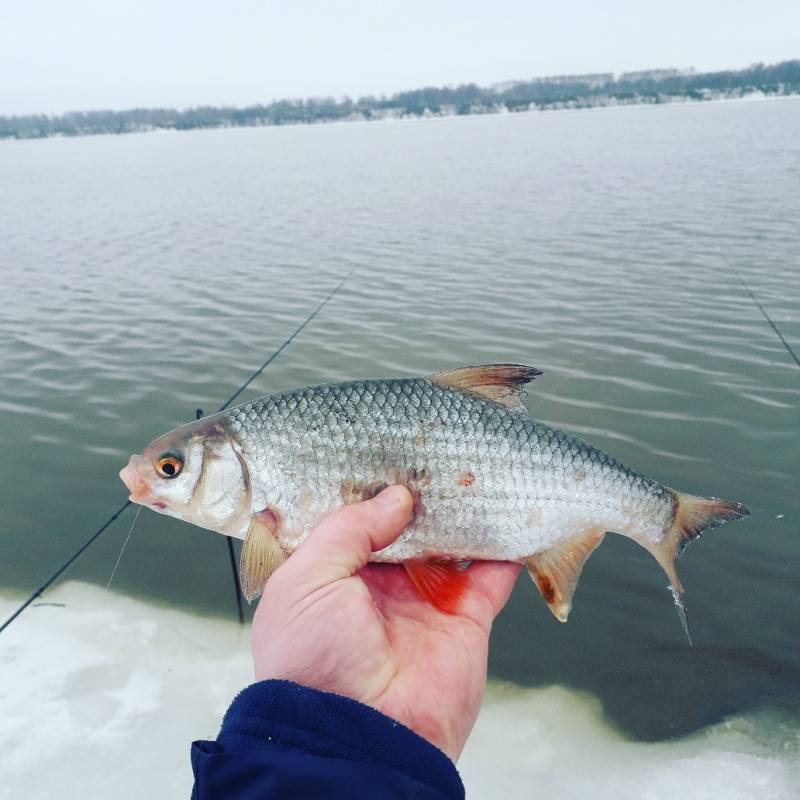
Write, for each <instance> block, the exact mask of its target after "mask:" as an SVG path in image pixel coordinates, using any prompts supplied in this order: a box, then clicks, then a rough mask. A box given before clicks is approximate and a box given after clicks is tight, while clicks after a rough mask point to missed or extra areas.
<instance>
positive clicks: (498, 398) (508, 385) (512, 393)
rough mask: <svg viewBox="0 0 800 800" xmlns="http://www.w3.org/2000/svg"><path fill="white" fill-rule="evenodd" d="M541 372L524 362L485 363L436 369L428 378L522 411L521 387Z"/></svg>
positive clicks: (523, 390) (522, 389) (523, 394)
mask: <svg viewBox="0 0 800 800" xmlns="http://www.w3.org/2000/svg"><path fill="white" fill-rule="evenodd" d="M541 374H542V373H541V371H540V370H538V369H535V368H534V367H526V366H525V365H524V364H487V365H485V366H482V367H462V368H461V369H454V370H450V372H439V373H437V374H436V375H431V376H430V379H429V380H431V381H432V382H433V383H437V384H439V386H447V387H448V388H449V389H455V390H456V391H461V392H472V393H473V394H478V395H480V396H481V397H484V398H486V399H487V400H491V401H492V402H494V403H499V404H500V405H503V406H506V407H507V408H510V409H511V410H513V411H519V412H523V413H524V412H525V406H524V405H523V404H522V400H523V399H524V397H525V389H524V386H525V384H526V383H530V382H531V381H532V380H533V379H534V378H535V377H536V376H537V375H541Z"/></svg>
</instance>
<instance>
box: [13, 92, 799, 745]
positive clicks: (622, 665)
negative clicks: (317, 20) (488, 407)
mask: <svg viewBox="0 0 800 800" xmlns="http://www.w3.org/2000/svg"><path fill="white" fill-rule="evenodd" d="M799 134H800V100H797V99H789V100H780V101H778V100H774V101H763V102H757V103H756V102H750V103H748V102H739V103H724V104H704V105H686V106H669V107H640V108H625V109H613V108H610V109H603V110H598V111H591V112H589V111H586V112H565V113H557V112H552V113H541V114H525V115H512V116H491V117H469V118H461V119H453V120H436V121H419V122H408V123H394V124H378V123H374V124H349V125H339V126H317V127H308V128H300V127H295V128H267V129H249V130H222V131H206V132H202V131H197V132H189V133H181V134H174V135H169V134H164V135H155V134H153V135H129V136H124V137H113V136H109V137H96V138H95V137H87V138H80V139H73V140H67V139H60V140H59V139H54V140H46V141H33V142H4V143H2V145H0V183H1V184H2V192H0V226H2V235H0V270H2V278H3V296H4V301H5V302H4V303H3V311H2V314H0V414H1V416H0V447H1V449H0V452H1V453H2V459H0V486H2V490H0V492H1V493H2V494H1V497H2V499H1V500H0V504H1V505H2V510H3V514H2V557H0V589H1V590H3V591H4V592H8V591H12V592H16V593H17V595H18V597H19V598H20V599H22V597H23V596H24V593H25V592H26V591H28V590H30V589H31V588H32V587H33V586H34V585H36V584H37V583H38V582H40V581H41V580H42V579H43V578H45V577H46V576H47V575H49V574H50V572H51V571H52V570H53V569H55V567H56V566H57V565H58V564H60V563H61V561H62V560H63V559H64V558H66V557H67V556H68V555H69V554H70V553H71V552H72V551H73V550H74V549H75V547H76V546H77V545H78V544H79V543H80V542H82V541H83V540H84V539H85V538H86V537H87V536H88V535H89V533H91V532H92V531H93V530H94V529H95V528H96V527H97V526H98V524H99V523H101V522H102V521H103V520H104V519H105V518H106V516H107V514H108V512H109V511H110V510H111V509H113V508H115V507H116V506H118V505H119V504H120V502H121V501H122V500H123V499H124V498H125V496H126V493H125V490H124V488H123V487H122V485H121V483H120V482H119V481H118V479H117V472H118V470H119V468H120V467H121V466H122V465H123V464H124V463H125V461H126V460H127V457H128V454H129V453H130V452H133V451H137V450H139V449H140V448H141V446H142V445H143V444H144V443H146V442H147V441H149V440H150V439H151V438H153V437H154V436H155V435H157V434H160V433H162V432H164V431H165V430H167V429H169V428H171V427H174V426H175V425H177V424H179V423H181V422H184V421H188V420H190V419H192V418H193V417H194V412H195V409H196V408H198V407H199V408H203V409H205V410H206V411H210V410H213V409H214V408H216V407H217V406H218V405H219V404H220V403H221V402H222V401H223V400H224V399H225V398H226V397H227V396H228V395H229V394H230V393H231V392H232V391H233V390H234V389H235V388H236V387H237V386H238V385H239V384H241V383H242V382H243V381H244V380H245V378H246V377H247V376H248V375H249V374H250V373H251V372H252V370H253V369H255V367H257V366H258V365H259V364H260V363H261V362H262V361H263V360H264V359H265V358H266V356H267V355H268V354H269V353H270V352H271V351H272V350H274V349H275V348H276V347H277V346H278V345H279V344H280V343H281V342H282V341H283V340H284V339H285V338H286V337H287V336H288V335H289V334H290V333H291V332H292V331H293V330H294V328H295V327H296V326H297V324H299V322H300V321H301V320H302V319H303V318H304V317H305V316H306V315H307V314H308V313H309V312H310V311H311V310H312V309H313V308H314V306H315V305H316V304H317V302H319V300H320V299H321V298H322V297H323V296H324V295H325V294H326V293H327V292H328V291H329V290H330V289H331V288H332V287H333V286H334V285H335V284H336V283H337V282H338V280H339V278H340V276H342V275H343V274H346V273H347V272H348V271H349V270H350V269H351V268H353V267H356V273H355V275H354V276H353V278H352V279H351V280H350V281H349V282H348V283H347V284H346V286H345V288H344V289H343V290H342V291H341V292H340V294H339V295H337V297H336V298H335V299H334V300H333V301H331V303H330V304H329V305H328V306H327V307H326V309H325V310H324V312H323V313H322V314H321V315H320V316H319V317H318V318H317V319H316V320H315V321H314V323H313V324H312V325H311V326H309V328H308V329H306V330H305V331H304V332H303V334H302V335H301V336H300V337H299V338H298V339H297V341H295V342H294V343H293V344H292V346H291V347H290V348H289V349H288V350H287V351H286V353H285V354H283V355H282V356H281V357H280V358H279V359H278V360H277V361H276V362H275V363H274V364H273V365H272V366H271V367H270V368H269V370H268V371H267V372H266V373H265V374H264V375H263V376H262V377H261V378H260V379H259V380H258V381H257V382H256V383H255V384H254V385H253V386H252V387H251V389H250V390H249V391H248V392H247V394H246V395H244V396H243V398H242V399H243V400H244V399H247V398H249V397H253V396H256V395H258V394H263V393H267V392H270V391H275V390H279V389H283V388H287V387H291V386H296V385H299V384H304V383H312V382H320V381H325V380H337V379H345V378H353V377H377V376H393V375H404V374H408V375H415V374H425V373H430V372H434V371H437V370H440V369H445V368H449V367H454V366H458V365H462V364H470V363H473V364H475V363H481V362H492V361H522V362H526V363H530V364H533V365H535V366H538V367H540V368H541V369H543V370H544V372H545V374H544V375H543V376H542V377H541V378H539V379H537V381H536V383H535V386H534V388H533V389H532V391H531V393H530V396H529V398H528V405H529V407H530V409H531V412H532V414H533V415H534V416H536V417H537V418H539V419H542V420H544V421H546V422H547V423H549V424H552V425H555V426H558V427H561V428H566V429H569V430H571V431H574V432H577V433H579V434H581V435H582V436H583V437H584V438H586V439H588V440H589V441H590V442H592V443H593V444H596V445H598V446H600V447H602V448H603V449H605V450H607V451H609V452H611V453H612V454H614V455H615V456H616V457H617V458H619V459H621V460H622V461H623V462H625V463H627V464H629V465H630V466H632V467H635V468H636V469H639V470H642V471H643V472H645V473H647V474H648V475H650V476H652V477H654V478H656V479H658V480H660V481H662V482H664V483H666V484H668V485H672V486H675V487H677V488H680V489H684V490H688V491H691V492H693V493H696V494H704V495H718V496H723V497H728V498H731V499H737V500H741V501H743V502H744V503H746V505H748V506H749V508H750V509H751V511H752V512H753V517H752V519H750V520H747V521H745V522H740V523H737V524H735V525H728V526H726V527H725V528H724V529H722V530H721V531H718V532H713V533H711V534H710V535H708V536H707V537H705V538H703V540H702V541H701V542H700V543H698V544H695V545H693V546H692V547H690V548H689V550H688V551H687V553H686V555H685V556H684V557H683V558H682V559H681V560H680V562H679V564H678V567H679V572H680V574H681V577H682V579H683V582H684V584H685V586H686V589H687V600H688V603H689V609H690V613H691V617H692V626H693V636H694V641H695V647H694V648H693V649H689V648H688V646H687V644H686V642H685V639H684V637H683V633H682V631H681V628H680V625H679V623H678V620H677V618H676V616H675V613H674V611H673V609H672V601H671V599H670V596H669V594H668V593H667V592H666V591H665V588H664V587H665V579H664V577H663V575H662V574H661V572H660V569H659V568H658V566H657V565H656V564H655V562H654V561H653V560H652V559H651V558H650V556H649V555H648V554H646V553H645V552H644V550H642V549H640V548H638V547H637V546H636V545H635V544H633V543H632V542H630V541H628V540H625V539H623V538H622V537H614V536H609V537H606V540H605V542H604V544H603V546H602V547H601V548H600V549H599V550H598V551H597V552H596V553H595V554H594V555H593V556H592V558H591V559H590V561H589V563H588V564H587V567H586V569H585V571H584V576H583V578H582V581H581V584H580V586H579V588H578V591H577V594H576V598H575V605H574V608H573V612H572V616H571V618H570V622H569V624H568V625H566V626H562V625H559V624H558V623H557V622H555V621H554V620H553V619H552V617H551V615H550V612H549V611H548V610H547V608H546V606H545V605H544V603H543V602H542V601H541V599H540V598H539V596H538V593H537V592H536V590H535V589H534V587H533V586H532V585H531V583H530V581H529V580H528V579H527V578H526V577H524V576H523V577H521V578H520V581H519V584H518V586H517V588H516V590H515V593H514V595H513V597H512V599H511V602H510V603H509V606H508V607H507V609H506V611H505V612H504V613H503V614H502V615H501V617H500V618H499V620H498V622H497V625H496V628H495V632H494V634H493V640H492V651H491V661H490V672H491V674H492V676H493V677H495V678H500V679H506V680H511V681H514V682H516V683H519V684H522V685H526V686H534V687H535V686H543V685H546V684H550V683H558V684H562V685H564V686H567V687H571V688H577V689H583V690H588V691H590V692H592V693H593V694H595V695H596V696H598V697H599V699H600V701H601V702H602V704H603V708H604V710H605V713H606V715H607V716H608V717H609V718H610V720H611V721H612V722H613V723H615V724H616V725H617V726H619V727H620V728H621V729H622V730H623V731H624V732H625V733H627V734H629V735H632V736H634V737H637V738H640V739H645V740H659V739H663V738H666V737H669V736H674V735H678V734H684V733H689V732H691V731H694V730H696V729H698V728H700V727H701V726H704V725H706V724H709V723H712V722H716V721H718V720H720V719H721V718H723V717H725V716H726V715H730V714H735V713H743V712H750V711H755V710H759V711H760V710H764V709H765V710H769V709H780V710H781V712H782V713H787V712H788V713H794V714H799V713H800V700H798V697H800V693H798V688H800V648H798V645H797V642H798V633H800V630H799V629H800V624H798V621H797V620H798V615H797V613H796V608H797V593H798V589H800V581H798V577H797V575H798V572H797V566H796V564H797V549H798V538H797V537H798V533H800V531H798V527H799V526H798V512H799V511H800V494H799V493H798V491H797V474H798V466H799V464H798V461H799V460H800V459H799V458H798V453H800V413H798V409H799V407H800V370H798V369H797V367H796V366H795V365H794V364H793V363H792V362H791V361H790V359H789V358H788V356H787V354H786V352H785V351H784V350H783V349H782V347H781V345H780V343H779V342H778V340H777V338H776V337H775V335H774V333H773V332H772V331H771V330H770V329H769V327H768V326H767V325H766V323H765V322H764V320H763V318H762V317H761V316H760V314H759V312H758V310H757V309H756V308H755V307H754V305H753V303H752V301H751V300H750V299H749V298H748V297H747V296H746V294H745V293H744V292H743V290H742V288H741V285H740V284H739V283H738V282H737V280H736V278H735V277H734V276H733V274H732V272H731V270H730V268H729V267H728V266H727V263H726V262H730V263H731V264H733V265H734V266H735V267H736V268H737V269H738V270H739V271H740V272H741V274H742V275H743V276H744V277H745V278H746V280H747V281H748V283H749V284H750V285H751V286H752V287H753V289H754V291H755V292H756V294H757V296H758V297H759V299H760V300H761V302H762V303H763V304H764V305H765V306H766V307H767V309H768V310H769V311H770V313H771V314H772V316H773V317H774V319H775V320H776V321H777V322H778V324H779V326H780V327H781V328H782V330H783V332H784V334H785V335H786V337H787V339H788V340H789V341H790V342H792V343H793V344H794V346H795V347H796V348H797V347H800V306H799V305H798V299H800V269H799V267H800V257H798V253H800V224H799V223H798V220H800V192H798V186H800V135H799ZM131 520H132V515H131V512H128V516H126V517H125V518H123V520H122V521H121V522H119V523H117V525H116V526H115V527H113V528H112V529H110V530H109V531H108V532H107V533H106V535H104V537H102V538H101V539H100V540H99V541H98V542H97V543H96V545H95V546H94V547H93V548H91V549H90V550H89V551H88V553H87V555H86V556H85V557H84V558H83V559H82V560H81V561H79V562H78V563H77V564H76V565H75V567H74V568H73V569H72V570H71V571H70V576H71V577H74V578H77V579H80V580H84V581H89V582H92V583H95V584H97V585H99V586H105V584H106V582H107V581H108V578H109V575H110V574H111V570H112V569H113V566H114V563H115V561H116V558H117V555H118V554H119V550H120V548H121V546H122V542H123V539H124V537H125V534H126V533H127V529H128V527H129V525H130V521H131ZM112 590H113V591H114V592H118V593H120V592H121V593H127V594H131V595H135V596H138V597H140V598H146V599H150V600H155V601H157V602H159V603H164V604H170V605H174V606H178V607H182V608H183V609H188V610H194V611H197V612H200V613H202V614H205V615H220V616H228V617H230V616H231V615H232V614H234V613H235V605H234V598H233V590H232V587H231V579H230V571H229V565H228V559H227V553H226V550H225V544H224V540H223V539H222V538H221V537H218V536H215V535H212V534H209V533H206V532H203V531H200V530H198V529H195V528H192V527H190V526H188V525H185V524H183V523H179V522H176V521H173V520H169V519H167V518H165V517H160V516H157V515H155V514H153V513H143V514H142V516H141V518H140V519H139V522H138V524H137V527H136V529H135V531H134V533H133V536H132V538H131V540H130V543H129V545H128V547H127V550H126V552H125V555H124V558H123V559H122V561H121V563H120V565H119V569H118V571H117V573H116V576H115V578H114V584H113V587H112ZM27 613H36V612H35V611H34V610H31V611H29V612H27ZM25 619H26V618H25V616H23V617H21V618H20V619H19V620H18V621H17V623H15V624H16V625H25V624H26V621H25ZM98 635H99V634H98ZM0 644H1V643H0Z"/></svg>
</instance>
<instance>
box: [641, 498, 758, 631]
mask: <svg viewBox="0 0 800 800" xmlns="http://www.w3.org/2000/svg"><path fill="white" fill-rule="evenodd" d="M673 494H674V496H675V501H674V506H673V515H672V520H671V521H670V522H669V523H668V525H667V526H666V529H665V534H664V536H663V537H662V538H661V540H660V541H659V542H658V543H656V544H650V543H647V544H645V547H646V548H647V549H648V550H649V551H650V552H651V553H652V554H653V556H654V557H655V559H656V561H658V563H659V564H660V565H661V567H662V569H663V570H664V572H666V574H667V577H668V578H669V583H670V585H669V590H670V591H671V592H672V598H673V600H674V601H675V609H676V610H677V612H678V617H679V618H680V620H681V624H682V625H683V630H684V631H685V633H686V637H687V638H688V639H689V644H691V643H692V637H691V636H690V635H689V619H688V615H687V612H686V602H685V600H684V591H683V585H682V584H681V582H680V579H679V578H678V573H677V572H676V571H675V559H676V558H677V557H678V556H680V554H681V553H682V552H683V551H684V549H685V547H686V545H687V544H689V542H693V541H694V540H695V539H699V538H700V536H701V534H703V533H704V532H705V531H707V530H711V529H712V528H718V527H719V526H720V525H723V524H724V523H726V522H731V521H733V520H737V519H744V518H745V517H749V516H750V512H749V511H748V510H747V509H746V508H745V507H744V506H743V505H742V504H741V503H737V502H733V501H730V500H719V499H717V498H716V497H696V496H695V495H691V494H682V493H681V492H674V491H673ZM640 541H641V540H640Z"/></svg>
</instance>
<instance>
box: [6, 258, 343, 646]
mask: <svg viewBox="0 0 800 800" xmlns="http://www.w3.org/2000/svg"><path fill="white" fill-rule="evenodd" d="M354 272H355V267H353V269H351V270H350V272H348V273H347V275H345V276H344V277H343V278H342V279H341V280H340V281H339V283H338V284H337V285H336V286H335V287H334V288H333V289H332V290H331V291H330V292H329V293H328V294H327V296H326V297H325V299H324V300H323V301H322V302H321V303H320V304H319V305H318V306H317V307H316V308H315V309H314V310H313V311H312V312H311V314H309V316H308V317H306V318H305V319H304V320H303V322H302V323H301V324H300V326H299V327H298V328H296V329H295V331H294V333H292V335H291V336H290V337H289V338H288V339H286V340H285V341H284V342H283V344H282V345H281V346H280V347H279V348H278V349H277V350H276V351H275V352H274V353H272V355H270V357H269V358H268V359H267V360H266V361H265V362H264V363H263V364H262V365H261V366H260V367H259V368H258V369H257V370H256V371H255V372H254V373H253V374H252V375H251V376H250V377H249V378H248V379H247V380H246V381H245V382H244V383H243V384H242V385H241V386H240V387H239V388H238V389H237V390H236V391H235V392H234V393H233V394H232V395H231V396H230V397H229V398H228V399H227V400H226V401H225V402H224V403H223V404H222V405H221V406H220V407H219V408H218V409H217V413H219V412H220V411H224V410H225V409H226V408H228V406H230V404H231V403H232V402H233V401H234V400H235V399H236V398H237V397H239V395H240V394H241V393H242V392H243V391H244V390H245V389H246V388H247V387H248V386H249V385H250V384H251V383H252V382H253V381H254V380H255V379H256V378H257V377H258V376H259V375H261V373H262V372H263V371H264V370H265V369H266V368H267V367H268V366H269V365H270V364H271V363H272V362H273V361H274V360H275V359H276V358H277V357H278V356H279V355H280V354H281V353H282V352H283V351H284V350H285V349H286V348H287V347H288V346H289V345H290V344H291V343H292V342H293V341H294V340H295V339H296V338H297V336H298V334H299V333H300V332H301V331H302V330H303V329H304V328H305V327H306V326H307V325H308V324H309V323H310V322H311V321H312V320H313V319H314V317H316V316H317V314H319V312H320V311H322V309H323V308H325V306H326V305H327V304H328V302H329V301H330V300H332V299H333V298H334V297H335V296H336V294H337V293H338V292H339V290H340V289H341V288H342V286H344V285H345V283H347V281H348V280H349V279H350V277H351V276H352V275H353V273H354ZM198 411H199V412H200V409H198ZM197 416H198V418H199V417H200V416H202V412H200V413H199V414H198V415H197ZM131 505H133V503H132V502H131V501H130V500H126V501H125V502H124V503H123V504H122V505H121V506H120V507H119V508H118V509H117V510H116V511H114V512H113V513H112V514H111V516H109V517H108V519H107V520H106V521H105V522H104V523H103V524H102V525H101V526H100V527H99V528H98V529H97V530H96V531H95V532H94V533H93V534H92V535H91V536H90V537H89V538H88V539H87V540H86V541H85V542H84V543H83V544H82V545H81V546H80V547H79V548H78V549H77V550H76V551H75V552H74V553H73V554H72V555H71V556H70V557H69V558H68V559H67V560H66V561H65V562H64V563H63V564H62V565H61V566H60V567H59V568H58V569H57V570H56V571H55V572H54V573H53V574H52V575H51V576H50V577H49V578H48V579H47V580H46V581H45V582H44V583H42V584H41V586H39V587H38V588H36V589H35V590H34V591H33V592H32V593H31V594H30V595H29V596H28V598H27V599H26V600H25V602H24V603H22V604H21V605H20V606H18V607H17V609H16V610H15V611H14V613H13V614H12V615H11V616H10V617H9V618H8V619H7V620H6V621H5V622H3V624H2V625H0V633H2V632H3V631H4V630H5V629H6V628H7V627H8V626H9V625H10V624H11V623H12V622H13V621H14V620H15V619H16V618H17V617H18V616H19V615H20V614H21V613H22V612H23V611H24V610H25V609H26V608H27V607H28V606H29V605H30V604H31V603H32V602H33V601H34V600H35V599H36V598H37V597H41V596H42V594H43V593H44V592H45V591H47V589H49V588H50V587H51V586H52V585H53V584H54V583H55V582H56V581H57V580H58V579H59V578H60V577H61V576H62V575H63V574H64V573H65V572H66V571H67V570H68V569H69V568H70V567H71V566H72V565H73V564H74V563H75V562H76V561H77V560H78V559H79V558H80V557H81V556H82V555H83V554H84V553H85V552H86V551H87V550H88V549H89V548H90V547H91V546H92V545H93V544H94V543H95V542H96V541H97V540H98V539H99V538H100V536H101V535H102V534H103V533H105V531H107V530H108V528H109V527H110V526H111V525H112V524H113V523H114V522H116V520H118V519H119V518H120V516H122V514H123V513H124V512H125V511H127V509H128V506H131ZM227 539H228V555H229V556H230V561H231V567H232V570H233V578H234V583H235V584H236V604H237V608H238V611H239V622H243V621H244V612H243V610H242V596H241V590H240V588H239V575H238V571H237V569H236V558H235V557H234V553H233V540H232V539H231V537H230V536H228V537H227Z"/></svg>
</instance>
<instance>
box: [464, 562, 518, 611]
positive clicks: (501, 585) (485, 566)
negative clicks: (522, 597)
mask: <svg viewBox="0 0 800 800" xmlns="http://www.w3.org/2000/svg"><path fill="white" fill-rule="evenodd" d="M519 570H520V565H519V564H515V563H513V562H511V561H475V562H473V563H472V564H471V566H470V567H469V569H468V570H467V574H468V575H469V577H470V582H471V583H472V587H473V588H474V589H476V590H477V591H478V592H480V593H481V594H482V595H483V596H484V597H485V598H486V599H487V600H488V601H489V605H490V607H491V610H492V617H496V616H497V615H498V614H499V613H500V611H501V609H502V608H503V606H504V605H505V604H506V602H507V601H508V598H509V597H510V596H511V590H512V589H513V588H514V584H515V583H516V581H517V576H518V575H519Z"/></svg>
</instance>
